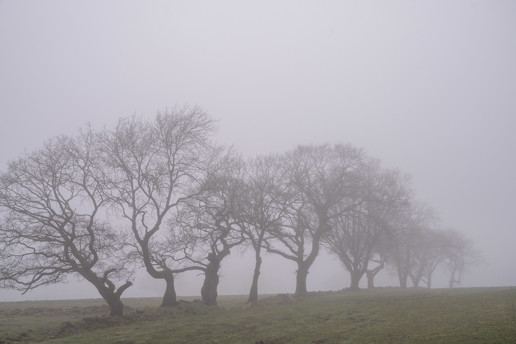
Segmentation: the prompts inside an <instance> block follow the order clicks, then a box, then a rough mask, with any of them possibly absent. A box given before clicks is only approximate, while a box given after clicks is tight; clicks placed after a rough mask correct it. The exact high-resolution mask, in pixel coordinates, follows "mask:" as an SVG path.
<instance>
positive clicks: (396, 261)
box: [384, 201, 435, 288]
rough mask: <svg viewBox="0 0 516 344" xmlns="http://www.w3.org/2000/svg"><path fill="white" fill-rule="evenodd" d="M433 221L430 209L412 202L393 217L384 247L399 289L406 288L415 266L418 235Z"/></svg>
mask: <svg viewBox="0 0 516 344" xmlns="http://www.w3.org/2000/svg"><path fill="white" fill-rule="evenodd" d="M434 219H435V215H434V212H433V210H432V209H431V208H429V207H428V206H426V205H423V204H417V203H415V202H413V201H412V202H410V203H409V205H408V206H407V207H405V208H403V209H401V210H400V211H399V212H397V213H396V216H394V217H393V225H392V227H391V230H390V231H389V235H388V236H387V237H386V239H387V241H386V242H385V243H384V245H385V247H386V248H387V249H386V253H387V260H388V262H389V264H390V265H392V266H393V267H394V268H395V269H396V272H397V274H398V279H399V282H400V287H401V288H407V280H408V278H409V276H410V274H411V271H413V270H414V266H415V264H417V262H416V260H415V254H416V252H417V250H418V249H419V247H418V242H420V233H421V232H422V231H424V228H427V227H428V225H429V223H431V222H432V221H434Z"/></svg>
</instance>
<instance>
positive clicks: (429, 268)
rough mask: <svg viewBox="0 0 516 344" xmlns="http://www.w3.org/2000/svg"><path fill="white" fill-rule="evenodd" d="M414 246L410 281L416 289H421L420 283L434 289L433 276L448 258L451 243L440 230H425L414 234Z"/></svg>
mask: <svg viewBox="0 0 516 344" xmlns="http://www.w3.org/2000/svg"><path fill="white" fill-rule="evenodd" d="M413 238H414V240H413V241H412V244H413V245H414V247H413V249H412V251H413V252H414V253H413V262H412V265H411V269H410V271H409V276H410V279H411V280H412V284H413V286H414V287H416V288H417V287H419V284H420V282H423V283H425V284H426V287H427V288H431V287H432V275H433V273H434V271H435V270H436V268H437V267H438V266H439V264H441V263H442V262H443V261H444V260H445V258H446V252H447V251H448V245H449V242H448V240H447V238H446V236H445V233H443V232H442V231H440V230H437V229H432V228H424V229H423V230H421V231H418V232H417V233H414V236H413Z"/></svg>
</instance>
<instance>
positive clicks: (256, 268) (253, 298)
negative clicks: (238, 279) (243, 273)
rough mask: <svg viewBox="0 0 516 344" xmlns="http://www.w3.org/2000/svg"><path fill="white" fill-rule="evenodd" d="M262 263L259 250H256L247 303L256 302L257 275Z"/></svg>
mask: <svg viewBox="0 0 516 344" xmlns="http://www.w3.org/2000/svg"><path fill="white" fill-rule="evenodd" d="M261 265H262V258H261V257H260V251H259V250H258V251H256V262H255V265H254V274H253V282H252V284H251V291H250V292H249V299H248V300H247V303H251V304H253V305H254V304H256V303H257V302H258V277H259V276H260V266H261Z"/></svg>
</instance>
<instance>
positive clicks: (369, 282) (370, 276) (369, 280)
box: [366, 270, 375, 289]
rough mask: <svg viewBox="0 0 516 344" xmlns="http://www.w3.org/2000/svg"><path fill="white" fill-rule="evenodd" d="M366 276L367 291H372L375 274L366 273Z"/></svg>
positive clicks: (371, 272)
mask: <svg viewBox="0 0 516 344" xmlns="http://www.w3.org/2000/svg"><path fill="white" fill-rule="evenodd" d="M366 276H367V288H368V289H373V288H374V276H375V274H374V273H373V271H369V270H368V271H366Z"/></svg>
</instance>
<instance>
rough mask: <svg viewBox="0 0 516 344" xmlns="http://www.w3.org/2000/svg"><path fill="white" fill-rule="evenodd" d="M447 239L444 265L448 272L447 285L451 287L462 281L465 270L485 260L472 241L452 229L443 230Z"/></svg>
mask: <svg viewBox="0 0 516 344" xmlns="http://www.w3.org/2000/svg"><path fill="white" fill-rule="evenodd" d="M445 236H446V240H447V245H446V252H445V255H446V257H445V262H444V264H445V266H446V268H447V269H448V271H449V273H450V279H449V283H448V286H449V287H450V288H453V287H454V286H455V285H457V284H460V283H461V282H462V278H463V275H464V273H465V272H467V271H468V269H469V268H471V266H473V265H479V264H482V263H484V262H485V259H484V257H483V255H482V253H481V252H480V251H479V250H477V249H475V248H474V246H473V242H472V241H471V240H470V239H468V238H466V237H465V236H464V235H463V234H462V233H460V232H459V231H457V230H454V229H448V230H447V231H445Z"/></svg>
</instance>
